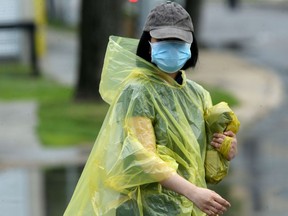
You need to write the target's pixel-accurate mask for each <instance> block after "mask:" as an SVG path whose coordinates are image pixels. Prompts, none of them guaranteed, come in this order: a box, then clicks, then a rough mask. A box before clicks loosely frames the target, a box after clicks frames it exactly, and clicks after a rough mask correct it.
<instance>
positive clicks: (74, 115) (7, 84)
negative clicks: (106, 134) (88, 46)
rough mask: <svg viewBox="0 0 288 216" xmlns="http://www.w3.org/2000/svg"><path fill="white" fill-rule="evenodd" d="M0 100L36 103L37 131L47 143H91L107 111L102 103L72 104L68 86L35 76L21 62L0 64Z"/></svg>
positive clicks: (45, 143) (41, 139)
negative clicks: (37, 105) (37, 107)
mask: <svg viewBox="0 0 288 216" xmlns="http://www.w3.org/2000/svg"><path fill="white" fill-rule="evenodd" d="M0 99H1V101H11V100H36V101H37V102H39V109H38V117H39V119H38V125H37V132H38V135H39V139H40V141H41V143H43V144H44V145H48V146H66V145H74V144H87V143H88V144H89V143H91V144H93V143H94V140H95V138H96V136H97V133H98V131H99V129H100V127H101V125H102V122H103V119H104V117H105V113H106V112H107V110H108V105H106V104H104V103H101V104H99V103H76V102H75V101H73V89H72V88H71V87H66V86H63V85H60V84H59V83H57V82H55V81H53V80H51V79H47V78H44V77H39V78H35V77H33V76H31V75H30V71H29V67H26V66H23V65H11V64H1V66H0Z"/></svg>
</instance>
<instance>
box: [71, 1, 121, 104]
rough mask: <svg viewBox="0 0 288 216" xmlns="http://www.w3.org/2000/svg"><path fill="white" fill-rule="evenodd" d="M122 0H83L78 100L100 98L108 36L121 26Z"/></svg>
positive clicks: (116, 31)
mask: <svg viewBox="0 0 288 216" xmlns="http://www.w3.org/2000/svg"><path fill="white" fill-rule="evenodd" d="M121 3H122V0H82V3H81V15H80V29H79V30H80V32H79V33H80V35H79V39H80V41H79V42H80V47H79V48H80V50H79V58H80V64H79V71H78V80H77V86H76V92H75V97H76V99H77V100H101V97H100V94H99V83H100V78H101V70H102V66H103V60H104V55H105V50H106V46H107V43H108V38H109V36H110V35H112V34H118V33H119V30H120V28H121V23H120V22H121V5H122V4H121Z"/></svg>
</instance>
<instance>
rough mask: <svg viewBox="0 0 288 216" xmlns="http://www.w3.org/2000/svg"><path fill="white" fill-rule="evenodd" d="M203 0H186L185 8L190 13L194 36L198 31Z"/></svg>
mask: <svg viewBox="0 0 288 216" xmlns="http://www.w3.org/2000/svg"><path fill="white" fill-rule="evenodd" d="M203 1H204V0H186V10H187V12H188V13H189V14H190V16H191V18H192V21H193V25H194V31H195V32H194V33H195V35H196V37H197V36H198V33H199V29H200V28H199V26H200V18H201V10H202V3H203Z"/></svg>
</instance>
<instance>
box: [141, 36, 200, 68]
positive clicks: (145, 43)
mask: <svg viewBox="0 0 288 216" xmlns="http://www.w3.org/2000/svg"><path fill="white" fill-rule="evenodd" d="M192 36H193V42H192V44H191V48H190V50H191V58H190V59H189V60H188V61H187V62H186V63H185V65H184V66H183V67H182V68H181V70H186V69H187V68H189V67H195V66H196V63H197V61H198V53H199V50H198V44H197V40H196V37H195V35H194V33H193V32H192ZM150 41H151V36H150V33H149V32H147V31H143V33H142V35H141V38H140V41H139V43H138V47H137V52H136V54H137V55H138V56H140V57H141V58H143V59H145V60H146V61H148V62H150V63H151V53H150V44H149V42H150Z"/></svg>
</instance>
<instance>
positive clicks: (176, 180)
mask: <svg viewBox="0 0 288 216" xmlns="http://www.w3.org/2000/svg"><path fill="white" fill-rule="evenodd" d="M160 184H161V185H162V186H164V187H166V188H168V189H170V190H173V191H175V192H177V193H179V194H182V195H183V196H185V197H187V198H188V199H189V200H190V201H192V202H193V203H194V204H195V205H196V206H197V207H198V208H199V209H200V210H201V211H203V212H205V213H206V214H207V215H209V216H213V215H217V214H223V213H224V212H225V211H227V208H228V207H230V206H231V205H230V203H229V202H228V201H226V200H225V199H223V198H222V197H221V196H220V195H218V194H217V193H215V192H214V191H212V190H209V189H206V188H200V187H197V186H196V185H194V184H192V183H191V182H189V181H187V180H186V179H185V178H183V177H181V176H180V175H178V174H177V173H175V174H173V175H171V176H170V177H169V178H167V179H165V180H163V181H161V182H160Z"/></svg>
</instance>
